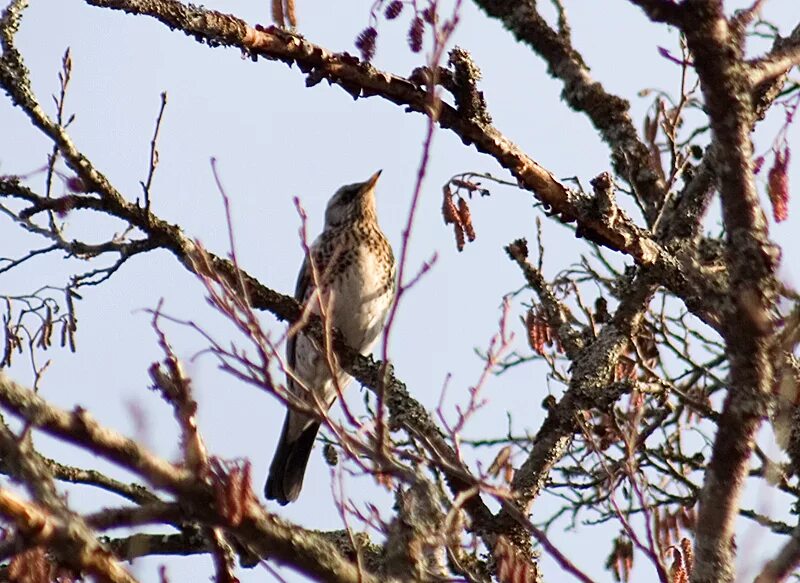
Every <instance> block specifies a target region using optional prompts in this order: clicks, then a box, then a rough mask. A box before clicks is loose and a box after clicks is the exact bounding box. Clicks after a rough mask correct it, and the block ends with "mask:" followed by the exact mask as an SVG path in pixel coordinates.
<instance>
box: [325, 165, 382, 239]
mask: <svg viewBox="0 0 800 583" xmlns="http://www.w3.org/2000/svg"><path fill="white" fill-rule="evenodd" d="M380 176H381V171H380V170H378V171H377V172H376V173H375V174H373V175H372V176H370V177H369V178H368V179H367V180H366V181H365V182H356V183H355V184H347V185H345V186H342V187H341V188H340V189H339V190H337V191H336V194H334V195H333V196H332V197H331V199H330V200H329V201H328V208H326V209H325V227H326V228H327V227H338V226H341V225H344V224H346V223H348V222H350V221H353V220H355V219H357V218H358V217H361V216H364V215H366V214H370V213H371V214H373V215H374V214H375V185H376V184H377V183H378V178H380Z"/></svg>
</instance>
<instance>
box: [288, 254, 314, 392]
mask: <svg viewBox="0 0 800 583" xmlns="http://www.w3.org/2000/svg"><path fill="white" fill-rule="evenodd" d="M310 286H311V270H310V269H309V264H308V256H306V258H305V259H303V265H302V266H301V267H300V273H298V274H297V283H296V284H295V287H294V299H296V300H297V301H298V302H300V303H301V304H302V303H303V302H305V301H306V297H307V294H308V291H309V287H310ZM296 339H297V334H292V335H291V336H289V338H288V339H287V340H286V364H288V365H289V370H292V371H293V370H294V366H295V363H296V362H297V359H296V358H295V352H294V348H295V341H296ZM292 385H293V383H292V381H291V380H289V386H290V388H291V386H292Z"/></svg>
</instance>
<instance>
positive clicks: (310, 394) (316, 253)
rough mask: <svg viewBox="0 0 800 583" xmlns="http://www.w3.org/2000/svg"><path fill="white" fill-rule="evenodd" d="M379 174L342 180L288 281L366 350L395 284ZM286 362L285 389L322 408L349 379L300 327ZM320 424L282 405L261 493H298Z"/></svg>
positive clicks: (279, 496)
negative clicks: (381, 218)
mask: <svg viewBox="0 0 800 583" xmlns="http://www.w3.org/2000/svg"><path fill="white" fill-rule="evenodd" d="M380 175H381V171H380V170H378V171H377V172H375V173H374V174H373V175H372V176H370V177H369V178H368V179H367V180H366V181H365V182H357V183H355V184H348V185H345V186H342V187H341V188H340V189H339V190H337V191H336V193H335V194H334V195H333V196H332V197H331V199H330V200H329V201H328V205H327V207H326V209H325V226H324V228H323V230H322V233H320V235H319V236H318V237H317V238H316V240H315V241H314V243H313V244H312V245H311V247H310V249H309V252H308V254H307V256H306V258H305V260H304V262H303V265H302V267H301V268H300V273H299V274H298V276H297V286H296V288H295V299H297V300H298V301H299V302H302V303H303V304H304V305H305V306H306V309H307V310H308V311H310V312H311V313H315V314H320V298H321V301H322V302H323V304H322V307H323V308H324V313H325V314H326V317H327V318H328V323H329V324H331V325H332V326H333V327H334V328H336V329H338V330H339V331H340V332H341V333H342V335H343V336H344V340H345V341H346V342H347V344H348V345H349V346H350V347H351V348H354V349H355V350H357V351H359V352H360V353H362V354H369V353H370V352H371V350H372V348H373V346H374V345H375V343H376V342H377V340H378V338H379V336H380V334H381V332H382V330H383V327H384V324H385V321H386V317H387V315H388V313H389V310H390V309H391V305H392V302H393V301H394V297H395V291H396V282H395V276H396V271H397V264H396V262H395V259H394V254H393V253H392V247H391V245H390V244H389V241H388V240H387V238H386V235H385V234H384V233H383V231H382V230H381V228H380V226H379V225H378V216H377V212H376V202H375V186H376V184H377V182H378V178H380ZM317 288H319V292H320V293H317ZM286 366H287V374H286V387H287V389H288V391H289V392H290V393H291V394H293V395H294V396H296V397H298V398H299V399H301V400H302V402H304V403H306V404H308V405H309V406H311V407H319V406H321V407H323V408H324V410H326V411H327V409H329V408H330V407H331V406H332V405H333V403H334V401H335V400H336V396H337V385H338V388H339V390H340V391H341V390H343V389H344V388H345V386H346V385H347V384H348V383H349V382H350V381H351V380H352V379H351V377H350V376H349V375H348V374H347V373H346V372H344V371H343V370H341V369H340V368H339V367H338V365H336V363H335V362H334V364H333V367H332V366H331V365H330V363H329V361H328V359H327V357H326V355H325V350H324V347H320V345H319V344H318V343H317V342H316V341H314V340H313V339H311V338H310V337H309V336H308V335H306V334H304V333H303V331H302V330H300V331H299V332H296V333H295V334H293V335H292V334H290V335H289V338H288V340H287V342H286ZM332 368H333V369H334V372H335V375H334V374H332V373H331V369H332ZM334 377H335V378H334ZM319 428H320V420H319V418H318V417H316V416H312V415H309V414H307V413H302V412H300V411H296V410H293V409H291V408H289V409H288V411H287V412H286V418H285V420H284V423H283V429H282V431H281V434H280V438H279V440H278V445H277V448H276V450H275V455H274V456H273V458H272V463H271V464H270V468H269V474H268V476H267V483H266V485H265V487H264V494H265V496H266V497H267V499H268V500H276V501H277V502H278V503H279V504H281V505H286V504H288V503H289V502H293V501H295V500H297V498H298V496H299V495H300V490H301V488H302V486H303V477H304V476H305V471H306V466H307V465H308V460H309V456H310V455H311V449H312V448H313V446H314V441H315V438H316V435H317V432H318V431H319Z"/></svg>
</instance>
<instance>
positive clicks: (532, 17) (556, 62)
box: [475, 0, 666, 222]
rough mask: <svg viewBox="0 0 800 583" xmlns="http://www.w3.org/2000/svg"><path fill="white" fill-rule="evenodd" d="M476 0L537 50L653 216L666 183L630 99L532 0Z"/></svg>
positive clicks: (655, 213) (647, 211)
mask: <svg viewBox="0 0 800 583" xmlns="http://www.w3.org/2000/svg"><path fill="white" fill-rule="evenodd" d="M475 3H476V4H477V5H478V6H480V7H481V8H482V9H483V10H485V11H486V13H487V14H488V15H489V16H491V17H493V18H497V19H498V20H500V21H502V23H503V25H504V26H505V27H506V28H507V29H508V30H509V31H510V32H511V33H512V34H513V35H514V37H515V38H516V39H517V40H519V41H520V42H523V43H525V44H526V45H528V46H529V47H531V49H533V50H534V51H535V52H536V53H537V54H538V55H540V56H541V57H542V58H543V59H544V60H545V62H546V63H547V65H548V70H549V72H550V74H551V75H552V76H553V77H555V78H557V79H560V80H561V81H562V82H563V83H564V90H563V92H562V97H563V99H564V100H565V101H566V102H567V103H568V104H569V106H570V107H572V108H573V109H574V110H576V111H580V112H584V113H586V115H587V116H588V117H589V119H590V120H591V121H592V124H593V125H594V126H595V128H597V130H598V131H599V132H600V135H601V136H602V137H603V140H604V141H605V142H606V143H607V144H608V145H609V146H610V147H611V161H612V164H613V166H614V170H615V172H616V173H617V174H618V175H620V176H622V177H623V178H625V179H626V180H627V181H628V182H629V183H630V184H631V186H632V187H633V189H634V191H635V192H636V193H637V195H638V196H639V198H640V199H641V201H642V204H643V205H644V211H645V216H646V217H647V218H648V222H651V221H652V220H654V219H655V217H656V215H657V212H658V209H659V208H660V206H661V204H662V203H663V201H664V200H665V196H666V185H665V184H664V181H663V180H662V179H661V178H660V177H659V175H658V173H657V172H655V170H654V169H653V167H652V165H651V162H650V155H649V153H648V149H647V146H646V145H645V144H644V143H643V142H642V141H641V140H640V139H639V137H638V134H637V132H636V128H635V127H634V125H633V120H632V119H631V116H630V112H629V109H630V104H629V103H628V102H627V101H626V100H624V99H622V98H620V97H618V96H616V95H613V94H611V93H608V92H607V91H606V90H605V88H604V87H603V85H602V84H601V83H599V82H597V81H595V80H594V79H592V77H591V75H590V74H589V67H588V66H587V65H586V63H585V62H584V60H583V57H582V56H581V55H580V53H578V51H577V50H575V48H574V47H573V46H572V45H571V44H570V42H569V39H568V38H566V37H564V36H563V35H560V34H558V33H557V32H556V31H555V30H553V29H552V28H551V27H550V25H549V24H548V23H547V21H546V20H545V19H544V18H543V17H542V15H541V14H540V13H539V11H538V9H537V7H536V2H534V1H533V0H522V1H519V2H505V1H504V0H475Z"/></svg>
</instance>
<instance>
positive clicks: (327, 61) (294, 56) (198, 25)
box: [86, 0, 668, 265]
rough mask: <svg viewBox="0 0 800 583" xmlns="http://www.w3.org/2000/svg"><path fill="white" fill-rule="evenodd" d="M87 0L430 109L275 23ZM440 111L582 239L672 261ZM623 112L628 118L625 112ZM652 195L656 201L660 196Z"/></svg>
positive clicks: (502, 142)
mask: <svg viewBox="0 0 800 583" xmlns="http://www.w3.org/2000/svg"><path fill="white" fill-rule="evenodd" d="M86 2H87V3H88V4H91V5H93V6H98V7H102V8H111V9H114V10H123V11H125V12H128V13H131V14H141V15H146V16H151V17H153V18H156V19H157V20H159V21H160V22H162V23H164V24H166V25H167V26H169V27H170V28H171V29H178V30H181V31H183V32H184V33H186V34H187V35H190V36H192V37H194V38H196V39H198V40H200V41H204V42H206V43H207V44H209V45H211V46H216V45H224V46H232V47H237V48H239V49H240V50H242V51H244V52H246V53H247V54H249V55H251V56H252V57H253V58H254V59H256V58H258V57H263V58H266V59H271V60H280V61H284V62H288V63H295V64H297V65H298V67H299V68H300V69H301V70H302V71H303V72H304V73H305V74H306V75H307V78H306V84H308V85H316V84H317V83H319V82H320V81H322V80H326V81H328V82H329V83H331V84H334V85H338V86H340V87H342V88H343V89H345V90H346V91H348V92H349V93H350V94H351V95H353V96H354V97H356V98H358V97H369V96H373V95H379V96H381V97H383V98H385V99H387V100H389V101H391V102H393V103H396V104H398V105H402V106H405V107H406V108H407V109H408V110H410V111H413V112H417V113H422V114H424V115H428V113H429V110H430V99H429V96H428V92H427V91H426V90H425V89H424V88H421V87H419V86H418V85H417V84H415V83H414V82H412V81H411V80H409V79H405V78H403V77H399V76H396V75H392V74H390V73H386V72H384V71H379V70H377V69H375V68H374V67H372V66H371V65H369V64H367V63H363V62H360V61H359V60H358V59H357V58H355V57H353V56H351V55H349V54H347V53H331V52H330V51H328V50H326V49H324V48H322V47H320V46H318V45H315V44H313V43H311V42H309V41H307V40H305V39H304V38H302V37H299V36H296V35H294V34H292V33H289V32H286V31H284V30H281V29H278V28H274V27H270V28H267V29H264V28H262V27H259V26H257V27H255V28H253V27H251V26H249V25H248V24H247V23H246V22H245V21H243V20H241V19H239V18H236V17H235V16H232V15H229V14H222V13H220V12H215V11H213V10H206V9H203V8H200V7H197V6H192V5H185V4H182V3H181V2H179V1H177V0H147V1H145V0H86ZM620 101H621V100H620ZM626 107H627V106H626ZM626 107H625V108H624V109H626ZM437 114H438V118H437V121H438V123H439V125H440V126H441V127H443V128H445V129H449V130H451V131H453V132H454V133H455V134H456V135H458V136H459V137H460V138H461V140H462V141H463V142H464V143H465V144H472V145H474V146H475V148H477V149H478V151H480V152H484V153H486V154H489V155H490V156H492V157H493V158H495V160H497V162H498V163H499V164H500V165H501V166H502V167H504V168H506V169H507V170H509V171H510V172H511V173H512V174H513V175H514V176H515V177H516V178H517V180H518V183H519V185H520V186H521V187H522V188H525V189H527V190H530V191H531V192H533V194H534V195H535V196H536V198H537V199H538V200H539V201H541V202H542V203H543V204H544V205H546V206H547V207H549V208H550V209H552V212H553V213H554V214H556V215H559V216H560V217H561V219H562V220H564V221H567V222H573V221H577V222H578V223H579V224H580V226H581V229H580V230H581V233H582V234H583V236H585V237H587V238H589V239H591V240H592V241H595V242H596V243H598V244H600V245H604V246H607V247H609V248H611V249H614V250H616V251H621V252H623V253H626V254H628V255H630V256H631V257H633V258H634V259H635V260H636V261H637V262H639V263H641V264H644V265H648V264H652V263H654V262H664V261H665V260H666V259H667V257H668V254H667V253H666V252H664V250H663V249H661V248H660V247H659V245H657V244H655V242H654V241H653V240H652V239H651V238H650V237H649V236H648V235H647V233H646V232H645V231H644V230H642V229H640V228H639V227H637V226H636V225H635V224H634V223H633V222H632V221H631V220H630V219H627V217H626V218H625V220H620V221H619V222H618V223H615V224H614V225H613V226H611V225H609V224H607V223H604V221H603V220H602V219H601V217H597V216H593V215H592V213H589V212H587V211H586V209H585V208H583V205H582V203H585V202H586V200H585V197H581V196H579V195H577V194H576V193H574V192H572V191H570V190H569V189H568V188H567V187H566V186H564V185H563V184H561V183H560V182H559V181H558V180H556V179H555V177H554V176H553V175H552V174H551V173H550V172H549V171H548V170H547V169H546V168H544V167H542V166H541V165H539V164H538V163H537V162H536V161H535V160H533V159H532V158H530V157H529V156H528V155H527V154H525V153H524V152H523V151H522V150H521V149H520V148H519V147H518V146H517V145H516V144H514V143H513V142H511V141H510V140H509V139H508V138H506V137H505V136H504V135H503V134H502V133H500V132H499V131H498V130H497V129H496V128H495V127H494V126H492V125H490V124H488V123H486V122H485V121H484V120H483V118H482V117H480V116H478V117H476V118H473V117H470V116H469V115H466V114H465V113H464V112H462V111H459V110H457V109H455V108H453V107H451V106H450V105H448V104H446V103H443V102H440V103H439V107H438V109H437ZM623 115H624V116H627V112H625V113H624V114H623ZM629 121H630V120H629ZM631 127H632V126H631ZM634 134H635V132H634ZM629 141H630V136H628V137H626V138H625V143H626V144H627V143H628V142H629ZM626 147H627V146H626ZM632 147H633V146H630V147H629V148H628V149H631V148H632ZM631 151H632V150H631ZM620 156H621V158H620V159H622V158H625V157H626V156H630V153H626V154H624V155H622V154H620ZM645 156H646V153H645ZM640 170H641V171H637V173H636V174H637V175H644V174H645V173H646V171H645V169H644V168H642V169H640ZM631 172H633V170H631ZM631 172H625V173H624V175H626V176H627V175H628V174H630V173H631ZM650 172H651V173H652V171H650ZM652 174H654V173H652ZM640 182H641V183H642V184H643V186H642V188H643V189H646V186H644V185H645V184H646V183H647V181H645V180H641V181H640ZM651 190H652V189H651ZM648 192H649V190H648ZM647 196H652V197H654V198H655V196H656V195H655V194H648V195H647Z"/></svg>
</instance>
